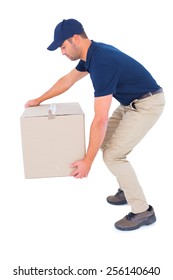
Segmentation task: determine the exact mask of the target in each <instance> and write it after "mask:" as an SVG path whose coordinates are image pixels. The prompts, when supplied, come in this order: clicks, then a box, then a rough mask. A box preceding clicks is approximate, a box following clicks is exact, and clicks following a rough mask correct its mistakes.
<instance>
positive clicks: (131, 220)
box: [115, 206, 156, 230]
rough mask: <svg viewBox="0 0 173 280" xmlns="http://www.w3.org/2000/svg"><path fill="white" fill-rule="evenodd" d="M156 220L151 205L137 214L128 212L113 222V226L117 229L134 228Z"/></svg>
mask: <svg viewBox="0 0 173 280" xmlns="http://www.w3.org/2000/svg"><path fill="white" fill-rule="evenodd" d="M155 221H156V216H155V213H154V209H153V207H152V206H149V208H148V209H147V210H146V211H144V212H142V213H138V214H134V213H132V212H130V213H129V214H128V215H126V216H125V217H124V218H123V219H121V220H119V221H118V222H116V223H115V227H116V228H117V229H119V230H134V229H138V228H140V227H141V226H145V225H146V226H148V225H151V224H153V223H154V222H155Z"/></svg>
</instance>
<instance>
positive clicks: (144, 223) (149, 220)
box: [114, 214, 156, 231]
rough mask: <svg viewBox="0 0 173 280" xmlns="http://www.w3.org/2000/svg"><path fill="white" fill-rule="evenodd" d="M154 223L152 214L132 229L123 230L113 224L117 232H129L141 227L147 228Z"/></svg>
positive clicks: (154, 218) (154, 217)
mask: <svg viewBox="0 0 173 280" xmlns="http://www.w3.org/2000/svg"><path fill="white" fill-rule="evenodd" d="M155 222H156V216H155V215H154V214H153V215H152V216H151V217H149V218H148V219H147V220H145V221H143V222H141V223H140V224H138V225H136V226H134V227H126V228H123V227H120V226H118V225H116V223H115V224H114V226H115V227H116V229H119V230H123V231H130V230H135V229H138V228H140V227H142V226H149V225H151V224H153V223H155Z"/></svg>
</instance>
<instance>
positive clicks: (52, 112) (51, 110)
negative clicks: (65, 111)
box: [48, 103, 56, 119]
mask: <svg viewBox="0 0 173 280" xmlns="http://www.w3.org/2000/svg"><path fill="white" fill-rule="evenodd" d="M55 116H56V104H55V103H52V104H51V105H50V107H49V111H48V119H53V118H54V117H55Z"/></svg>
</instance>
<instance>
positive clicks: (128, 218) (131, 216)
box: [126, 212, 136, 221]
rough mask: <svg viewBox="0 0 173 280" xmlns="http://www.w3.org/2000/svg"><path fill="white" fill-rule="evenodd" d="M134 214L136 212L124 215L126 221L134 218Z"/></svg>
mask: <svg viewBox="0 0 173 280" xmlns="http://www.w3.org/2000/svg"><path fill="white" fill-rule="evenodd" d="M135 215H136V214H134V213H132V212H130V213H129V214H128V215H126V219H127V220H128V221H130V220H131V219H132V218H134V216H135Z"/></svg>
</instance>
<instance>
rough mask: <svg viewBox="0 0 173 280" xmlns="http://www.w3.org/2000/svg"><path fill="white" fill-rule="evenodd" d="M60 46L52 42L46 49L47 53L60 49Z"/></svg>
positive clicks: (58, 43)
mask: <svg viewBox="0 0 173 280" xmlns="http://www.w3.org/2000/svg"><path fill="white" fill-rule="evenodd" d="M60 45H61V44H60V42H52V44H50V46H49V47H48V48H47V49H48V50H49V51H55V50H56V49H58V48H59V47H60Z"/></svg>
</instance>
